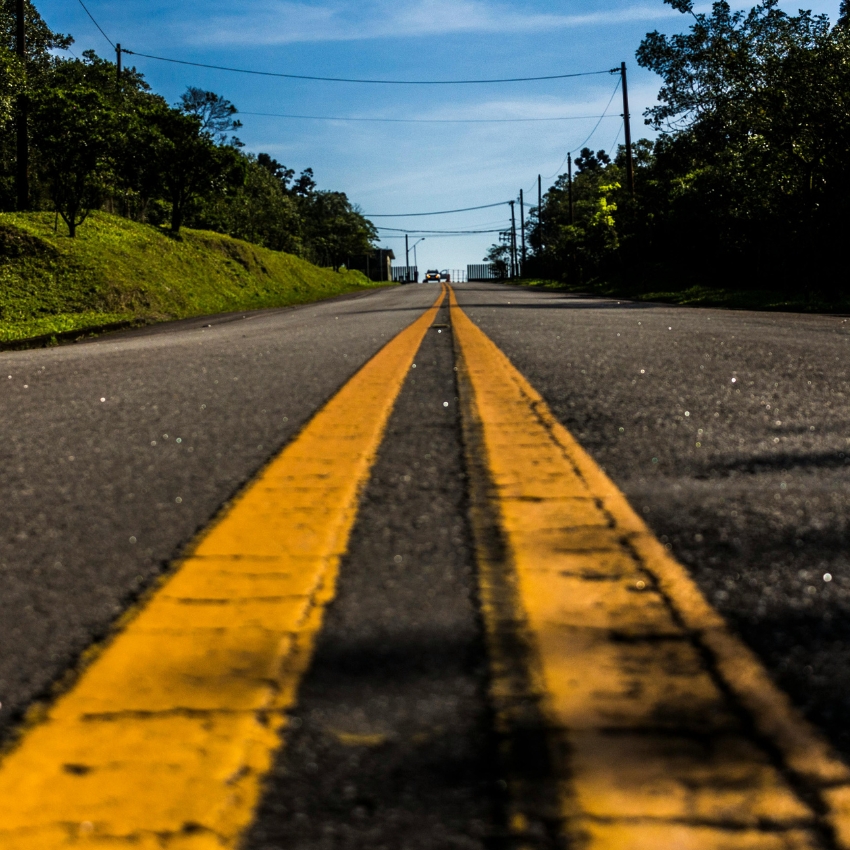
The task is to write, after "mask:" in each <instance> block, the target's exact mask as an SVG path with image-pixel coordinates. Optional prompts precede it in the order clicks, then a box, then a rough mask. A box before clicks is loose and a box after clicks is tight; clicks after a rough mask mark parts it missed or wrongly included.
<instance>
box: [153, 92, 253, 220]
mask: <svg viewBox="0 0 850 850" xmlns="http://www.w3.org/2000/svg"><path fill="white" fill-rule="evenodd" d="M152 118H153V120H154V122H155V126H156V128H157V130H158V131H159V133H160V134H161V136H162V139H163V162H162V168H163V171H162V178H163V185H164V188H165V192H166V195H167V198H168V200H169V201H170V202H171V232H172V233H174V234H177V233H179V232H180V228H181V227H182V226H183V222H184V220H185V217H186V213H187V211H188V207H189V205H190V204H191V203H192V202H193V201H195V200H196V199H197V198H198V197H201V196H205V195H209V194H211V193H213V192H216V191H226V190H227V189H231V188H236V187H238V186H239V185H241V183H242V181H243V180H244V164H243V161H242V159H241V157H240V156H239V152H238V151H237V150H236V149H235V148H232V147H229V146H222V145H216V143H215V141H214V140H213V138H212V135H211V133H210V132H209V131H205V130H204V129H203V124H202V119H201V118H199V117H198V116H197V115H194V114H186V113H185V112H182V111H178V110H175V109H168V108H164V109H160V110H158V111H157V112H156V113H155V114H153V115H152Z"/></svg>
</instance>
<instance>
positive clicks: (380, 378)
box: [0, 290, 850, 850]
mask: <svg viewBox="0 0 850 850" xmlns="http://www.w3.org/2000/svg"><path fill="white" fill-rule="evenodd" d="M444 297H445V290H443V292H441V295H440V298H439V299H438V301H437V302H436V303H435V304H434V305H433V306H432V307H431V308H430V309H429V310H428V311H426V313H425V314H424V315H423V316H422V317H421V318H420V319H419V320H417V321H416V322H414V323H413V324H412V325H411V326H410V327H409V328H407V329H406V330H405V331H403V332H402V333H401V334H399V336H397V337H396V338H395V339H394V340H393V341H392V342H390V343H389V344H388V345H387V346H385V348H384V349H382V351H381V352H379V353H378V354H377V355H376V356H375V357H374V358H373V359H372V360H371V361H369V363H367V364H366V365H365V366H364V367H363V369H362V370H361V371H360V372H359V373H358V374H357V375H355V377H354V378H352V379H351V381H350V382H349V383H348V384H346V385H345V386H344V387H343V388H342V389H341V390H340V391H339V393H338V394H337V395H336V396H335V397H334V398H333V399H332V400H331V401H330V402H329V403H328V404H327V405H326V406H325V407H324V408H323V409H322V410H321V411H319V413H317V414H316V416H315V417H314V418H313V420H312V421H311V422H310V423H309V424H308V425H307V426H306V427H305V429H304V430H303V431H302V433H301V434H300V435H299V436H298V438H297V439H296V440H295V441H294V442H292V443H291V444H290V445H289V446H287V447H286V448H285V449H284V450H283V451H282V452H281V453H280V455H278V456H277V457H276V458H275V459H274V460H273V461H272V462H271V463H270V464H269V465H268V466H267V467H266V468H265V469H264V470H263V471H262V473H261V474H260V475H259V476H258V477H257V478H256V480H255V481H254V482H252V483H251V484H250V485H249V486H248V487H247V488H246V489H245V491H244V492H243V494H242V495H241V496H240V497H239V498H238V499H236V500H235V501H234V502H233V503H232V504H231V505H229V506H227V508H226V509H225V510H224V511H223V512H222V514H221V516H220V517H219V519H218V520H217V521H216V522H215V523H213V525H212V526H211V528H210V529H209V531H208V532H207V533H206V534H205V535H204V536H202V538H201V539H200V540H199V541H198V542H197V544H196V545H195V546H194V548H193V550H192V551H191V553H190V554H189V555H188V556H187V557H186V558H185V560H183V561H182V563H181V564H180V565H179V566H178V568H177V569H176V571H175V572H174V574H173V575H172V576H171V577H170V578H169V579H168V580H167V581H165V582H164V583H163V584H162V585H161V586H160V587H159V588H158V589H157V590H156V591H155V592H154V593H153V594H152V595H151V596H150V597H149V599H148V600H147V602H146V604H145V605H144V606H141V607H140V608H139V610H138V611H137V612H135V613H134V614H133V615H132V616H128V617H127V618H125V621H124V622H122V624H120V628H118V629H117V630H116V634H115V637H114V638H113V640H112V641H111V642H110V643H109V644H108V645H106V646H104V647H102V648H101V650H100V651H99V652H98V653H97V654H96V657H94V659H93V660H92V661H91V663H90V664H89V666H88V667H87V668H86V669H85V670H83V671H82V672H81V674H80V676H79V678H78V680H77V682H76V684H75V685H74V686H73V687H72V688H71V689H70V690H69V691H68V692H67V693H65V694H63V695H62V696H60V697H59V698H58V699H57V700H56V702H55V703H54V704H53V705H52V706H50V707H49V709H47V710H46V713H45V715H44V716H43V717H41V718H40V719H39V720H38V721H37V722H33V723H32V724H31V726H30V728H29V729H28V731H27V732H26V734H25V735H24V736H23V737H22V739H21V741H20V742H19V745H18V746H17V747H16V748H15V749H14V750H12V751H11V752H10V753H8V754H7V755H6V757H5V759H4V760H3V761H2V763H0V847H2V848H4V850H36V848H37V850H42V848H43V850H53V848H64V847H72V846H77V845H80V844H91V845H92V846H101V847H119V846H121V847H124V846H128V844H129V846H133V847H139V848H162V847H168V848H181V850H183V848H185V850H189V849H190V848H191V850H203V849H204V848H222V847H225V848H235V847H236V846H237V845H238V842H239V840H240V836H241V835H242V834H243V833H244V830H245V829H246V827H247V826H248V825H249V824H250V822H251V819H252V817H253V813H254V811H255V808H256V805H257V802H258V799H259V795H260V793H261V785H262V779H263V776H264V775H265V773H266V772H267V771H268V770H269V768H270V766H271V762H272V759H273V757H274V754H275V752H276V751H277V750H278V749H279V747H280V746H281V736H282V734H283V733H284V732H285V725H286V716H287V715H286V712H287V710H288V709H290V708H291V707H292V705H293V703H294V701H295V699H296V696H297V688H298V684H299V682H300V679H301V677H302V675H303V673H304V671H305V669H306V667H307V666H308V664H309V661H310V656H311V650H312V646H313V642H314V637H315V635H316V633H317V631H318V629H319V628H320V627H321V621H322V614H323V610H324V608H325V606H326V605H327V603H328V602H329V601H330V599H332V598H333V595H334V589H335V583H336V575H337V571H338V567H339V562H340V558H341V556H342V554H343V553H344V552H345V549H346V545H347V540H348V537H349V534H350V531H351V528H352V525H353V523H354V519H355V517H356V513H357V506H358V499H359V494H360V491H361V489H362V487H363V486H364V484H365V482H366V481H367V479H368V476H369V472H370V469H371V466H372V464H373V461H374V458H375V455H376V452H377V450H378V447H379V445H380V442H381V439H382V435H383V432H384V428H385V425H386V422H387V420H388V418H389V415H390V412H391V410H392V407H393V404H394V402H395V399H396V398H397V396H398V393H399V391H400V389H401V387H402V384H403V383H404V380H405V378H406V375H407V374H408V371H409V369H410V366H411V364H412V362H413V359H414V356H415V354H416V351H417V350H418V348H419V346H420V344H421V341H422V339H423V337H424V335H425V333H426V331H427V329H428V327H429V326H430V325H431V324H432V323H433V320H434V317H435V315H436V312H437V310H438V309H439V306H440V304H441V303H442V301H443V299H444ZM451 313H452V327H453V330H454V334H455V342H456V347H457V353H458V367H459V383H460V389H461V399H462V409H463V420H464V433H465V440H466V445H467V453H468V458H467V459H468V463H469V467H470V470H471V473H472V481H473V494H472V496H473V524H474V528H475V533H476V541H477V549H478V555H479V573H480V584H481V596H482V602H483V608H484V615H485V624H486V629H487V638H488V645H489V649H490V658H491V671H492V674H491V698H492V701H493V705H494V707H495V709H496V718H497V725H498V731H499V732H500V733H501V735H502V740H503V744H504V748H505V751H506V765H507V770H508V779H509V783H510V798H511V801H512V802H511V806H510V810H511V811H510V824H509V828H510V830H511V832H512V834H513V836H514V843H515V845H516V847H518V848H521V847H529V848H531V847H539V846H540V842H541V841H542V840H546V838H545V837H546V836H548V837H549V839H551V840H552V841H555V840H560V839H562V838H567V839H569V840H570V841H571V842H572V845H571V846H575V847H582V848H593V850H607V849H608V848H611V850H614V848H616V850H667V848H671V850H672V848H699V849H700V850H702V848H712V849H713V850H720V848H723V850H731V848H747V850H779V848H809V847H811V848H815V847H829V846H832V847H836V848H837V847H840V848H850V790H848V789H850V772H848V770H847V768H846V767H845V766H844V765H843V763H842V762H841V761H840V760H839V759H837V758H836V757H835V756H834V755H833V754H832V753H831V751H830V750H829V748H828V747H827V745H826V744H825V743H824V742H823V741H822V740H821V739H820V737H819V736H818V735H817V733H815V732H814V731H813V730H812V729H811V727H809V726H808V725H807V724H806V723H805V721H803V720H802V719H801V718H800V717H799V716H798V715H797V714H796V712H795V710H794V709H793V708H792V707H791V706H790V704H789V702H788V700H787V698H786V697H785V696H784V695H783V694H781V693H780V692H779V691H778V690H777V689H776V688H775V686H774V685H773V684H772V683H771V681H770V680H769V678H768V676H767V674H766V673H765V671H764V670H763V668H762V667H761V666H760V664H759V663H758V661H757V660H756V658H755V657H754V656H753V655H752V653H751V652H750V651H749V650H748V649H746V647H744V646H743V644H741V643H740V641H738V640H737V639H736V638H735V637H734V636H733V635H732V634H731V633H730V632H729V630H728V629H727V628H726V626H725V624H724V623H723V621H722V619H721V618H720V617H719V615H718V614H717V613H716V612H715V611H714V610H713V609H712V608H711V607H710V606H709V605H708V603H707V602H706V601H705V599H704V598H703V597H702V595H701V594H700V592H699V590H698V588H697V587H696V585H695V584H694V583H693V581H692V580H691V579H690V577H689V576H688V574H687V572H686V571H685V569H684V568H683V567H682V566H681V565H679V564H678V563H677V562H676V561H674V560H673V559H672V558H671V557H670V555H669V554H668V553H667V552H666V550H665V549H664V547H662V546H661V545H660V544H659V543H658V541H657V540H656V539H655V538H654V536H653V535H652V534H651V532H650V531H649V530H648V529H647V528H646V526H645V525H644V523H643V522H642V520H641V519H640V518H639V517H638V516H637V515H636V514H635V513H634V511H632V509H631V508H630V506H629V505H628V503H627V501H626V500H625V498H624V497H623V496H622V494H621V493H620V492H619V491H618V490H617V488H616V487H615V486H614V485H613V483H612V482H611V481H610V480H609V479H608V478H607V477H606V476H605V474H604V473H603V472H602V470H601V469H599V467H598V466H597V465H596V464H595V463H594V462H593V461H592V460H591V459H590V458H589V456H588V455H587V454H586V453H585V452H584V451H583V450H582V449H581V447H580V446H579V445H578V444H577V443H576V442H575V440H574V439H573V438H572V437H571V436H570V434H569V433H568V432H567V431H566V430H565V429H564V428H563V427H562V426H561V425H560V424H559V423H558V422H557V421H556V420H555V419H554V417H553V416H552V414H551V412H550V411H549V410H548V408H547V406H546V404H545V402H544V401H543V399H542V398H541V397H540V396H539V395H538V394H537V393H536V392H535V391H534V389H533V388H532V387H531V386H529V384H528V383H527V382H526V381H525V379H524V378H523V377H522V375H520V374H519V372H517V370H516V369H515V368H514V367H513V366H512V364H511V363H510V362H509V361H508V360H507V358H506V357H505V356H504V355H503V354H502V353H501V352H500V351H499V350H498V349H497V348H496V346H495V345H493V343H492V342H491V341H490V340H489V339H488V338H487V337H486V336H485V335H484V334H483V333H482V332H481V331H480V330H479V329H478V328H477V327H476V326H475V325H474V324H473V323H472V322H471V321H470V320H469V319H468V317H467V316H466V315H465V314H464V313H463V312H462V310H461V309H460V308H459V306H458V304H457V302H456V300H455V298H454V294H453V293H451ZM531 727H533V731H534V734H535V735H536V736H537V738H538V740H539V742H540V743H541V746H542V748H543V754H542V757H541V759H538V761H537V762H536V763H535V765H532V767H531V768H530V769H529V768H528V767H527V766H525V767H524V766H522V765H521V764H520V762H521V759H520V760H516V759H514V758H513V756H516V755H517V753H516V752H514V753H513V755H512V754H511V752H510V751H511V748H513V749H514V750H516V749H517V748H521V747H522V742H523V741H524V740H527V738H524V737H523V736H524V735H525V734H526V733H527V732H528V730H529V728H531Z"/></svg>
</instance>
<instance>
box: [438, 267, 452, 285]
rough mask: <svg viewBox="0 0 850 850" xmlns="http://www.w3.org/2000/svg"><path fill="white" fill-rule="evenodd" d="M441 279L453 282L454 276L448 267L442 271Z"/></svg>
mask: <svg viewBox="0 0 850 850" xmlns="http://www.w3.org/2000/svg"><path fill="white" fill-rule="evenodd" d="M440 280H444V281H445V282H446V283H451V282H452V276H451V274H450V273H449V270H448V269H443V270H442V271H441V272H440Z"/></svg>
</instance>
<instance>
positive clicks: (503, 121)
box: [239, 110, 615, 124]
mask: <svg viewBox="0 0 850 850" xmlns="http://www.w3.org/2000/svg"><path fill="white" fill-rule="evenodd" d="M239 114H240V115H258V116H261V117H264V118H300V119H304V120H308V121H358V122H366V123H376V124H522V123H527V122H537V121H588V120H591V119H593V118H614V117H615V116H613V115H564V116H557V117H553V118H358V117H347V116H337V115H289V114H284V113H278V112H243V111H242V110H240V111H239Z"/></svg>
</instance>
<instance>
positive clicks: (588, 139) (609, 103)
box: [546, 71, 621, 180]
mask: <svg viewBox="0 0 850 850" xmlns="http://www.w3.org/2000/svg"><path fill="white" fill-rule="evenodd" d="M610 73H613V71H611V72H610ZM620 82H621V80H620V79H618V80H617V85H615V86H614V91H613V92H611V97H610V98H609V99H608V105H607V106H606V107H605V110H604V111H603V113H602V115H603V117H604V116H605V115H607V114H608V110H609V109H610V107H611V104H612V103H613V101H614V97H615V95H616V94H617V92H618V91H619V89H620ZM601 123H602V118H600V119H599V120H598V121H597V122H596V124H595V125H594V127H593V129H592V130H591V131H590V135H589V136H588V137H587V138H586V139H585V140H584V141H583V142H582V143H581V144H580V145H579V146H578V147H576V148H573V150H571V151H567V153H566V154H564V158H563V159H562V160H561V164H560V165H559V166H558V167H557V169H555V173H554V174H550V175H549V176H548V177H547V178H546V179H547V180H551V179H552V178H553V177H557V176H558V172H560V170H561V169H562V168H563V167H564V163H565V162H566V161H567V157H568V156H569V155H570V154H572V153H577V152H578V151H580V150H581V149H582V148H583V147H584V146H585V145H586V144H587V143H588V142H589V141H590V140H591V139H592V138H593V134H594V133H595V132H596V131H597V130H598V129H599V125H600V124H601Z"/></svg>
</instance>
